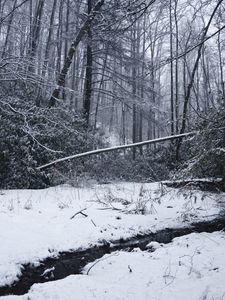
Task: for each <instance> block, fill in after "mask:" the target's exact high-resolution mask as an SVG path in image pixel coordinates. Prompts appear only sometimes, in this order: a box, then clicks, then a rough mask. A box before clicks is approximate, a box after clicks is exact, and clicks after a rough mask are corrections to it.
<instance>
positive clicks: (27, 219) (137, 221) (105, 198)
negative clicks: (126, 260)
mask: <svg viewBox="0 0 225 300" xmlns="http://www.w3.org/2000/svg"><path fill="white" fill-rule="evenodd" d="M224 203H225V199H224V194H218V195H217V194H209V193H207V194H206V193H203V192H200V191H187V190H175V189H171V188H165V187H164V186H163V185H161V184H160V183H152V184H138V183H118V184H108V185H94V186H86V187H82V188H75V187H71V186H68V185H63V186H58V187H54V188H48V189H44V190H6V191H2V193H1V194H0V226H1V228H2V229H4V230H1V231H0V243H1V247H0V286H4V285H6V284H11V283H12V282H13V281H15V280H16V279H17V277H18V276H19V275H20V274H21V268H22V265H23V264H26V263H33V264H36V265H38V264H39V263H40V260H43V259H44V258H46V257H50V256H55V255H57V254H58V253H59V252H60V251H69V250H72V249H73V250H76V249H81V248H82V249H84V248H88V247H91V246H93V245H95V244H101V243H102V241H104V240H107V241H113V240H118V239H120V238H121V237H123V238H129V237H132V236H135V235H136V234H138V233H146V232H150V231H151V232H155V231H157V230H161V229H163V228H165V227H177V226H178V227H181V226H187V224H189V223H190V222H193V221H199V220H206V219H212V218H214V217H215V216H216V215H218V214H219V213H220V212H221V209H222V207H223V206H224ZM83 209H86V210H85V211H84V213H85V214H86V215H87V217H85V216H84V215H82V214H78V215H76V216H75V217H74V218H73V219H71V217H72V216H73V215H74V214H75V213H77V212H78V211H80V210H83ZM142 213H143V214H142ZM124 255H125V254H124ZM68 280H70V279H68ZM79 280H81V281H82V280H83V279H79ZM88 280H91V279H88ZM81 284H82V283H81ZM38 299H39V298H38ZM55 299H57V298H55ZM65 299H66V298H65Z"/></svg>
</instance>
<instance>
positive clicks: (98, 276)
mask: <svg viewBox="0 0 225 300" xmlns="http://www.w3.org/2000/svg"><path fill="white" fill-rule="evenodd" d="M224 249H225V233H224V232H214V233H192V234H189V235H186V236H183V237H179V238H175V239H174V240H173V242H172V243H170V244H164V245H161V247H159V248H157V249H156V250H155V251H154V252H148V251H141V250H138V249H136V250H135V251H133V252H123V251H121V252H118V251H117V252H114V253H112V254H107V255H105V256H104V257H103V258H101V259H99V260H98V261H96V262H94V263H90V264H88V265H87V266H86V267H85V269H84V270H83V275H71V276H69V277H67V278H65V279H62V280H58V281H54V282H48V283H44V284H35V285H33V287H32V288H31V289H30V291H29V293H28V294H27V295H24V296H8V297H2V299H5V300H11V299H12V300H19V299H21V300H22V299H23V300H28V299H30V300H44V299H48V300H51V299H52V300H55V299H58V300H70V299H71V300H74V299H75V298H76V299H77V300H83V299H87V300H89V299H98V300H116V299H118V300H127V299H129V300H137V299H142V300H174V299H182V300H190V299H191V300H203V299H204V300H207V299H208V300H212V299H214V300H222V299H224V298H225V285H224V282H225V257H224ZM87 272H88V275H87ZM74 297H75V298H74Z"/></svg>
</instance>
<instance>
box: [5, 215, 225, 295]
mask: <svg viewBox="0 0 225 300" xmlns="http://www.w3.org/2000/svg"><path fill="white" fill-rule="evenodd" d="M219 230H225V215H220V216H218V217H217V218H216V219H214V220H211V221H204V222H198V223H192V224H191V225H189V226H186V227H181V228H165V229H163V230H160V231H158V232H155V233H151V232H150V233H146V234H144V235H137V236H135V237H132V238H130V239H127V240H124V239H120V240H117V241H111V242H107V241H104V242H102V243H101V244H100V245H97V246H94V247H92V248H88V249H82V250H77V251H74V252H71V251H70V252H61V253H59V254H58V256H57V257H49V258H46V259H45V260H43V261H41V262H40V265H39V266H33V265H32V264H27V265H24V266H23V270H22V275H21V276H20V278H19V279H18V281H16V282H14V283H13V284H12V285H10V286H8V285H7V286H2V287H0V296H6V295H23V294H26V293H27V292H28V291H29V289H30V287H31V286H32V285H33V284H35V283H44V282H47V281H53V280H58V279H62V278H65V277H67V276H69V275H71V274H81V271H82V268H83V267H84V266H85V265H86V264H88V263H90V262H93V261H95V260H96V259H99V258H101V257H102V256H104V255H105V254H108V253H112V252H114V251H118V250H123V251H131V250H132V249H134V248H136V247H139V248H140V249H141V250H146V249H147V248H146V246H147V244H148V243H149V242H151V241H157V242H159V243H169V242H171V241H172V239H173V238H175V237H180V236H183V235H186V234H190V233H193V232H199V233H200V232H209V233H210V232H213V231H219Z"/></svg>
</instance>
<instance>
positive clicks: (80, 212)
mask: <svg viewBox="0 0 225 300" xmlns="http://www.w3.org/2000/svg"><path fill="white" fill-rule="evenodd" d="M85 210H87V208H84V209H81V210H80V211H78V212H76V213H75V214H74V215H73V216H72V217H71V218H70V220H72V219H73V218H75V217H76V216H77V215H79V214H81V215H82V216H84V217H86V218H87V217H88V215H86V214H85V213H83V211H85Z"/></svg>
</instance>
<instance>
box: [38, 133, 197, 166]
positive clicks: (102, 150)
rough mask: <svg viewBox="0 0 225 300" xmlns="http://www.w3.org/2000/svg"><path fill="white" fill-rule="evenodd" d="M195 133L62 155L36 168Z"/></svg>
mask: <svg viewBox="0 0 225 300" xmlns="http://www.w3.org/2000/svg"><path fill="white" fill-rule="evenodd" d="M195 134H196V132H187V133H183V134H177V135H170V136H165V137H162V138H157V139H154V140H147V141H143V142H138V143H133V144H127V145H120V146H114V147H109V148H103V149H97V150H92V151H87V152H84V153H79V154H74V155H70V156H66V157H63V158H59V159H57V160H54V161H52V162H50V163H47V164H45V165H42V166H39V167H37V170H42V169H44V168H47V167H50V166H52V165H54V164H57V163H60V162H63V161H66V160H71V159H76V158H81V157H85V156H91V155H96V154H100V153H106V152H112V151H115V150H122V149H127V148H134V147H138V146H144V145H150V144H156V143H160V142H165V141H169V140H174V139H180V138H183V137H186V136H190V135H195Z"/></svg>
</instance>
